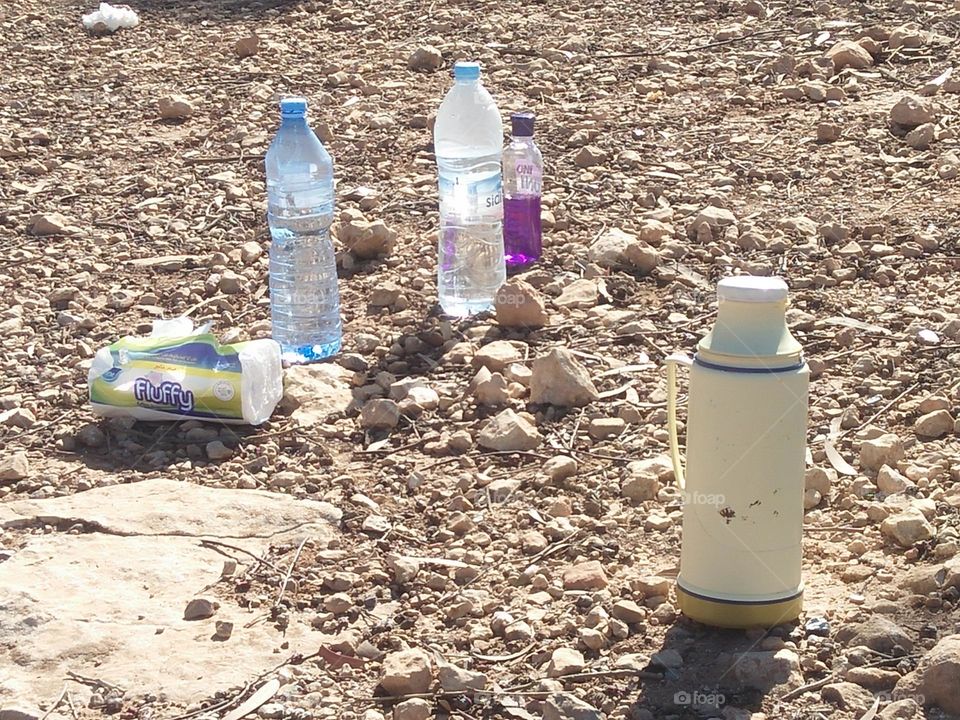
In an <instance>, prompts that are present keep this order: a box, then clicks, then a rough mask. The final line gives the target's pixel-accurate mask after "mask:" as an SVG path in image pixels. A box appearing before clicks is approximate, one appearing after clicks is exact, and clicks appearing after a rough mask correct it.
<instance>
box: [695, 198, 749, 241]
mask: <svg viewBox="0 0 960 720" xmlns="http://www.w3.org/2000/svg"><path fill="white" fill-rule="evenodd" d="M736 224H737V218H736V216H735V215H734V214H733V213H732V212H730V211H729V210H727V209H725V208H720V207H715V206H713V205H708V206H707V207H705V208H704V209H703V210H701V211H700V212H699V214H698V215H697V217H696V218H694V220H693V222H692V223H690V225H689V226H688V227H687V235H688V236H689V237H690V238H691V239H697V238H700V237H702V235H703V233H704V232H705V233H707V234H708V235H709V236H710V237H711V238H712V239H714V240H718V239H720V236H721V234H722V231H723V229H724V228H726V227H729V226H731V225H736Z"/></svg>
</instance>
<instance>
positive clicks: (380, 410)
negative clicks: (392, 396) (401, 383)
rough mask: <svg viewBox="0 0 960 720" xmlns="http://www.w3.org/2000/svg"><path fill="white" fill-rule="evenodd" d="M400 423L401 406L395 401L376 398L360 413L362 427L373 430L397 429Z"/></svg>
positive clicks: (365, 405) (367, 403) (366, 404)
mask: <svg viewBox="0 0 960 720" xmlns="http://www.w3.org/2000/svg"><path fill="white" fill-rule="evenodd" d="M399 422H400V406H399V405H397V403H396V401H395V400H388V399H387V398H374V399H373V400H368V401H367V402H366V403H364V405H363V409H362V410H361V411H360V425H361V426H362V427H365V428H371V429H378V430H383V429H389V428H395V427H396V426H397V423H399Z"/></svg>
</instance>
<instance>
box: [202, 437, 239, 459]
mask: <svg viewBox="0 0 960 720" xmlns="http://www.w3.org/2000/svg"><path fill="white" fill-rule="evenodd" d="M206 452H207V457H208V458H209V459H211V460H213V461H214V462H216V461H219V460H226V459H227V458H230V457H232V456H233V450H231V449H230V448H228V447H227V446H226V445H224V444H223V443H222V442H221V441H219V440H211V441H210V442H208V443H207V446H206Z"/></svg>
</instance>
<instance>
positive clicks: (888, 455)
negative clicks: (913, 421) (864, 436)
mask: <svg viewBox="0 0 960 720" xmlns="http://www.w3.org/2000/svg"><path fill="white" fill-rule="evenodd" d="M903 454H904V451H903V442H902V441H901V440H900V438H899V437H897V436H896V435H894V434H893V433H886V434H884V435H880V436H879V437H876V438H873V439H871V440H864V441H863V443H862V444H861V445H860V467H862V468H864V469H867V470H879V469H880V468H881V467H883V466H884V465H890V466H895V465H896V464H897V462H899V461H900V460H902V459H903Z"/></svg>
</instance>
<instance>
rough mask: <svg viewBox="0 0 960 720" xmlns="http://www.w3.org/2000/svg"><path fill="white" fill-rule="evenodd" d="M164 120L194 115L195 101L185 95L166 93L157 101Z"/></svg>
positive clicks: (180, 118)
mask: <svg viewBox="0 0 960 720" xmlns="http://www.w3.org/2000/svg"><path fill="white" fill-rule="evenodd" d="M157 106H158V107H159V109H160V117H161V118H162V119H163V120H186V119H187V118H189V117H191V116H192V115H193V110H194V108H193V103H191V102H190V100H189V99H188V98H186V97H184V96H183V95H164V96H163V97H162V98H160V100H159V101H158V102H157Z"/></svg>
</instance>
